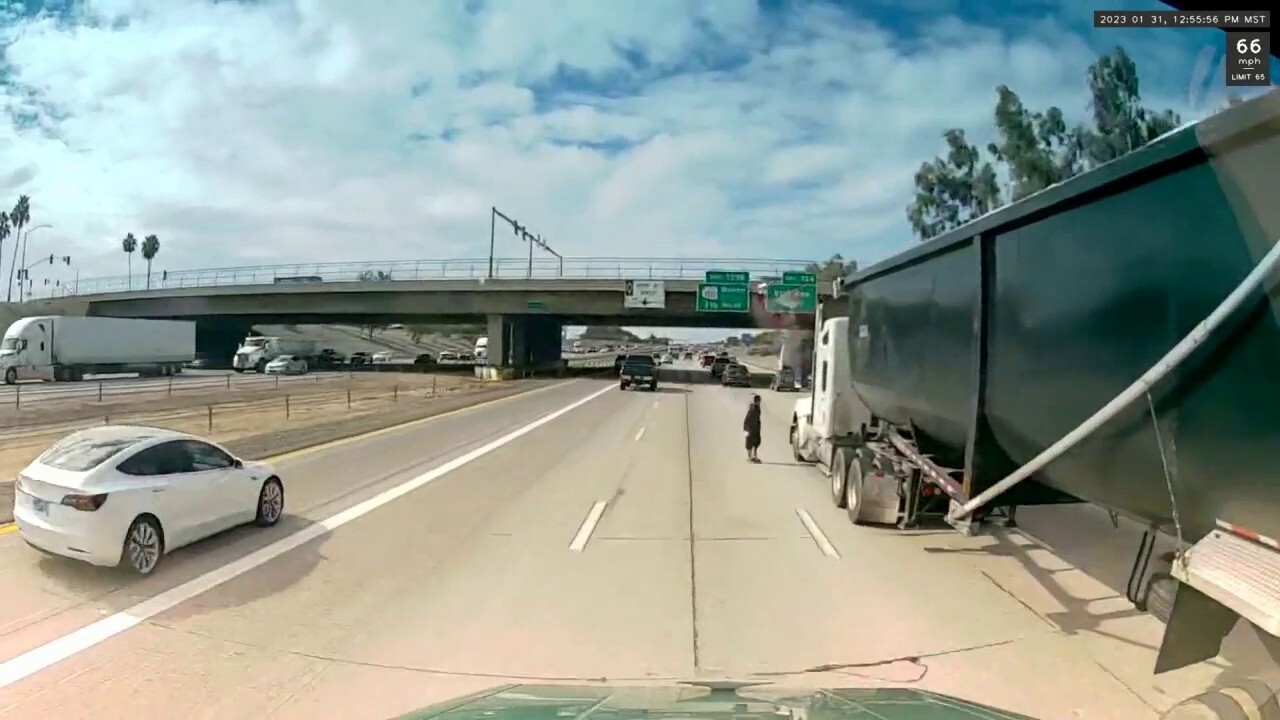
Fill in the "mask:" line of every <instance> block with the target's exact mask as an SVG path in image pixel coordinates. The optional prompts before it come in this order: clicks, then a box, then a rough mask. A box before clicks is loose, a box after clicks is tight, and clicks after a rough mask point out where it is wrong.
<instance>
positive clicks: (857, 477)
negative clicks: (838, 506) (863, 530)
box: [844, 456, 865, 525]
mask: <svg viewBox="0 0 1280 720" xmlns="http://www.w3.org/2000/svg"><path fill="white" fill-rule="evenodd" d="M864 477H865V474H864V472H863V468H862V458H859V457H856V456H855V457H854V458H853V461H852V462H850V463H849V471H848V472H847V473H845V477H844V509H845V512H847V513H848V514H849V522H851V523H853V524H854V525H861V524H862V481H863V478H864Z"/></svg>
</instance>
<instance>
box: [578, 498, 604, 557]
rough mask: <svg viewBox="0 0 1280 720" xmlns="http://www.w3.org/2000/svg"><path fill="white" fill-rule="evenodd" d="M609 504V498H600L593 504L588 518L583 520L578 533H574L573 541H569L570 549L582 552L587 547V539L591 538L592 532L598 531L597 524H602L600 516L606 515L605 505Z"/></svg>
mask: <svg viewBox="0 0 1280 720" xmlns="http://www.w3.org/2000/svg"><path fill="white" fill-rule="evenodd" d="M608 504H609V501H608V500H600V501H598V502H596V504H595V505H592V506H591V512H589V513H587V519H586V520H583V521H582V527H580V528H578V534H577V535H574V536H573V542H571V543H569V549H570V550H572V551H574V552H582V551H583V550H584V549H585V548H586V547H587V541H588V540H590V539H591V533H593V532H595V531H596V525H598V524H600V517H601V516H602V515H604V509H605V506H607V505H608Z"/></svg>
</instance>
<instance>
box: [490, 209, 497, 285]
mask: <svg viewBox="0 0 1280 720" xmlns="http://www.w3.org/2000/svg"><path fill="white" fill-rule="evenodd" d="M497 228H498V208H496V207H492V206H490V207H489V277H490V278H492V277H493V234H494V231H496V230H497Z"/></svg>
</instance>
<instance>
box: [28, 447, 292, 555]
mask: <svg viewBox="0 0 1280 720" xmlns="http://www.w3.org/2000/svg"><path fill="white" fill-rule="evenodd" d="M15 490H16V492H15V493H14V500H13V517H14V520H15V521H16V523H17V526H18V533H19V534H20V535H21V536H22V538H23V539H24V540H26V541H27V543H28V544H30V545H31V546H32V547H34V548H36V549H37V550H42V551H45V552H48V553H52V554H54V555H61V556H63V557H69V558H75V559H77V560H83V561H85V562H88V563H92V564H94V565H102V566H107V567H115V566H117V565H124V566H126V567H128V568H129V569H131V570H133V571H134V572H136V573H139V574H142V575H149V574H150V573H151V572H153V571H154V570H155V569H156V566H157V565H158V564H159V563H160V559H161V558H162V557H163V556H164V555H165V553H168V552H171V551H173V550H176V549H178V548H180V547H182V546H183V545H189V544H191V543H193V542H196V541H197V540H201V539H204V538H206V537H209V536H210V535H214V534H216V533H219V532H221V531H223V530H226V529H228V528H231V527H234V526H236V525H242V524H245V523H249V522H252V523H254V524H256V525H258V526H260V527H270V526H272V525H275V524H276V522H278V521H279V520H280V516H281V514H282V513H283V512H284V484H283V483H282V482H281V480H280V476H279V475H277V474H276V472H275V470H274V469H273V468H272V467H271V466H270V465H268V464H267V463H262V462H251V461H243V460H240V459H238V458H236V457H235V456H233V455H232V454H231V453H229V452H227V451H226V450H225V449H224V448H222V447H220V446H218V445H217V444H216V443H213V442H210V441H208V440H204V439H201V438H198V437H195V436H193V435H187V434H186V433H180V432H175V431H172V430H163V429H160V428H151V427H138V426H133V425H104V426H101V427H95V428H90V429H88V430H81V431H79V432H76V433H72V434H71V435H68V436H66V437H64V438H62V439H61V440H59V441H58V442H56V443H54V444H53V445H52V446H51V447H50V448H49V449H48V450H45V451H44V454H42V455H41V456H40V457H38V458H36V459H35V460H34V461H32V462H31V464H30V465H28V466H27V467H26V468H25V469H24V470H23V471H22V472H21V473H19V474H18V479H17V483H16V484H15Z"/></svg>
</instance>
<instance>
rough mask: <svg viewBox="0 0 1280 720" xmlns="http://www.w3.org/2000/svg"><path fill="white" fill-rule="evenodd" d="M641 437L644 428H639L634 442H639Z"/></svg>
mask: <svg viewBox="0 0 1280 720" xmlns="http://www.w3.org/2000/svg"><path fill="white" fill-rule="evenodd" d="M642 437H644V428H640V432H638V433H636V442H639V441H640V438H642Z"/></svg>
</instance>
